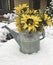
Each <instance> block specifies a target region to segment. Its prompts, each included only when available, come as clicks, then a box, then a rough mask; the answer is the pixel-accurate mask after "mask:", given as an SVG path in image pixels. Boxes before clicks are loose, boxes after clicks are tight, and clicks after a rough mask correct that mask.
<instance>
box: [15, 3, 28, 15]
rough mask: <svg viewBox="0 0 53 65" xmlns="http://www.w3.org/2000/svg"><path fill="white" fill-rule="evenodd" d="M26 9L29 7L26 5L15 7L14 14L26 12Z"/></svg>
mask: <svg viewBox="0 0 53 65" xmlns="http://www.w3.org/2000/svg"><path fill="white" fill-rule="evenodd" d="M28 7H29V6H28V5H27V4H21V5H19V6H17V7H15V8H14V9H15V10H16V14H20V13H22V12H26V11H27V8H28Z"/></svg>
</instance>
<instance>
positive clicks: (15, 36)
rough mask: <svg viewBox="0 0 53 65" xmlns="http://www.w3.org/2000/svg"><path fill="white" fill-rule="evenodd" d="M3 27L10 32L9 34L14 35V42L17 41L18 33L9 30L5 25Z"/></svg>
mask: <svg viewBox="0 0 53 65" xmlns="http://www.w3.org/2000/svg"><path fill="white" fill-rule="evenodd" d="M4 27H5V28H6V29H7V30H8V31H9V32H10V33H11V35H12V36H13V37H14V39H15V40H16V42H18V43H19V34H18V33H17V32H15V31H13V30H11V29H10V28H9V27H7V26H6V25H5V26H4Z"/></svg>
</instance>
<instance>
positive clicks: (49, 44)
mask: <svg viewBox="0 0 53 65" xmlns="http://www.w3.org/2000/svg"><path fill="white" fill-rule="evenodd" d="M10 15H12V14H10ZM5 16H6V17H7V15H6V14H5V15H4V17H5ZM8 16H9V14H8ZM12 20H13V18H12V17H11V20H10V21H12ZM4 25H7V26H8V27H9V28H10V29H12V30H15V22H11V23H10V24H8V23H6V22H5V23H4V22H2V23H1V22H0V65H53V27H52V26H51V27H45V38H44V39H43V40H41V41H40V50H39V51H38V52H37V53H33V54H23V53H22V52H20V50H19V45H18V43H17V42H16V41H15V40H14V38H13V39H11V40H8V41H7V42H1V40H3V39H4V40H5V39H6V34H7V33H9V31H8V30H6V29H5V28H4V29H3V28H2V26H4Z"/></svg>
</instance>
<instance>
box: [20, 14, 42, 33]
mask: <svg viewBox="0 0 53 65" xmlns="http://www.w3.org/2000/svg"><path fill="white" fill-rule="evenodd" d="M41 21H42V20H41V18H40V17H38V16H34V15H27V14H22V18H21V24H23V29H27V30H28V32H30V31H36V28H37V27H38V25H39V22H41Z"/></svg>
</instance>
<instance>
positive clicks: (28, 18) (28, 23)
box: [14, 4, 52, 33]
mask: <svg viewBox="0 0 53 65" xmlns="http://www.w3.org/2000/svg"><path fill="white" fill-rule="evenodd" d="M14 9H15V10H16V12H15V13H16V15H17V16H16V28H17V30H18V31H19V32H21V31H25V32H29V33H30V32H36V31H43V29H44V26H48V25H49V26H51V25H52V20H51V17H50V16H49V15H48V14H47V13H42V11H41V10H30V9H29V6H28V5H27V4H21V5H19V6H17V7H15V8H14Z"/></svg>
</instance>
